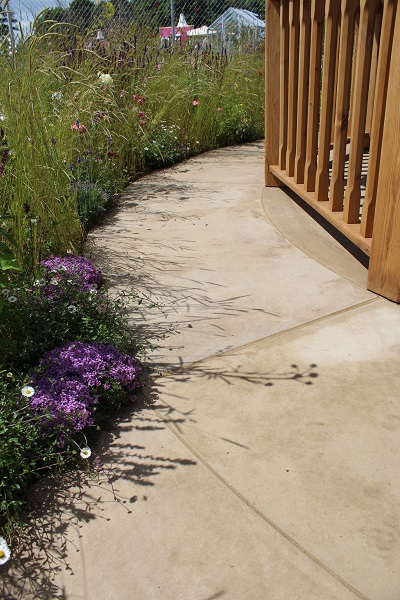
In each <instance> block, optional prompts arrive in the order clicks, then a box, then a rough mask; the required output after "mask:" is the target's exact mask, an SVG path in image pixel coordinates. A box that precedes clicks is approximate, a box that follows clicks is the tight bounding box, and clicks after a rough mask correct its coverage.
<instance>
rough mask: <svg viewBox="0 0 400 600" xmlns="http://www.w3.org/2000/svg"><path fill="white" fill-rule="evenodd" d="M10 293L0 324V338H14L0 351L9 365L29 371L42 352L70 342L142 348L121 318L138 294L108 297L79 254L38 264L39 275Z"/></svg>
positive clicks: (93, 270) (96, 274)
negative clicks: (5, 316)
mask: <svg viewBox="0 0 400 600" xmlns="http://www.w3.org/2000/svg"><path fill="white" fill-rule="evenodd" d="M9 293H10V297H11V298H12V299H13V300H14V302H13V303H11V302H9V303H8V304H9V310H10V312H11V313H12V314H11V318H10V319H8V320H7V322H5V323H0V337H4V338H8V339H10V340H12V344H10V345H8V346H7V347H4V348H1V349H0V352H1V353H2V357H1V358H2V360H0V363H1V362H2V363H3V364H4V366H7V368H8V367H9V366H10V365H14V366H15V367H17V368H19V369H20V370H22V371H24V372H27V371H28V372H29V369H31V368H32V367H35V366H36V364H37V362H38V359H40V357H41V356H43V354H44V353H45V352H48V351H49V350H52V349H54V348H56V347H58V346H61V345H63V344H65V343H67V342H70V341H72V340H74V341H81V342H98V343H102V344H108V345H112V346H116V347H118V348H120V349H121V350H123V351H124V352H128V353H130V354H132V355H135V354H137V353H138V352H140V351H142V350H143V344H142V342H141V341H139V340H138V339H137V338H136V337H135V335H134V334H133V332H132V329H131V328H130V327H128V325H127V322H126V318H125V315H126V310H127V305H132V302H135V301H137V300H138V297H137V295H136V294H135V293H134V292H133V293H131V294H130V295H129V296H124V295H123V294H121V295H119V296H118V297H111V296H110V295H109V294H108V291H107V288H106V286H105V285H104V280H103V277H102V274H101V271H100V270H99V269H97V267H95V265H93V263H92V262H91V261H90V260H89V259H87V258H85V257H83V256H75V255H71V254H67V255H66V256H64V257H57V256H49V257H48V258H47V259H45V260H43V261H42V263H41V276H40V279H37V280H36V281H34V282H32V281H29V282H26V283H24V284H23V285H21V284H19V287H18V288H16V287H11V288H10V292H9Z"/></svg>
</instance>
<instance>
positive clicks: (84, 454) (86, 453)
mask: <svg viewBox="0 0 400 600" xmlns="http://www.w3.org/2000/svg"><path fill="white" fill-rule="evenodd" d="M80 455H81V458H90V457H91V455H92V451H91V449H90V448H88V446H85V448H81V452H80Z"/></svg>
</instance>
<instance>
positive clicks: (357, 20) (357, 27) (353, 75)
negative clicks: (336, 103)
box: [348, 0, 360, 132]
mask: <svg viewBox="0 0 400 600" xmlns="http://www.w3.org/2000/svg"><path fill="white" fill-rule="evenodd" d="M359 31H360V2H359V0H358V1H357V10H356V16H355V21H354V47H353V69H352V72H351V88H350V90H351V95H350V115H349V127H348V131H349V132H350V130H351V117H352V115H353V103H354V88H355V81H356V67H355V65H356V64H357V53H358V33H359Z"/></svg>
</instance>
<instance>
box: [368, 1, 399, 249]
mask: <svg viewBox="0 0 400 600" xmlns="http://www.w3.org/2000/svg"><path fill="white" fill-rule="evenodd" d="M394 4H395V0H385V2H384V10H383V16H382V29H381V36H380V48H379V59H378V67H377V77H376V86H375V99H374V113H373V118H372V125H371V143H370V151H369V165H368V177H367V187H366V190H365V198H364V205H363V209H362V218H361V229H360V233H361V235H363V236H364V237H372V231H373V226H374V215H375V202H376V190H377V186H378V177H379V173H380V169H381V168H382V170H384V169H385V165H384V164H382V166H381V148H382V134H383V124H384V115H385V106H386V94H387V85H388V77H389V67H390V56H391V51H392V40H393V27H394V12H395V7H394Z"/></svg>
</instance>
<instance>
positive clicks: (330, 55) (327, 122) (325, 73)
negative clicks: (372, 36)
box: [315, 0, 340, 201]
mask: <svg viewBox="0 0 400 600" xmlns="http://www.w3.org/2000/svg"><path fill="white" fill-rule="evenodd" d="M339 11H340V4H339V3H338V1H337V0H326V20H325V40H324V65H323V69H322V98H321V113H320V126H319V147H318V163H317V164H318V166H317V175H316V180H315V197H316V199H317V200H318V201H321V200H324V201H325V200H328V190H329V156H330V149H331V131H332V113H333V99H334V96H335V92H334V84H335V70H336V57H337V37H338V18H339Z"/></svg>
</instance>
